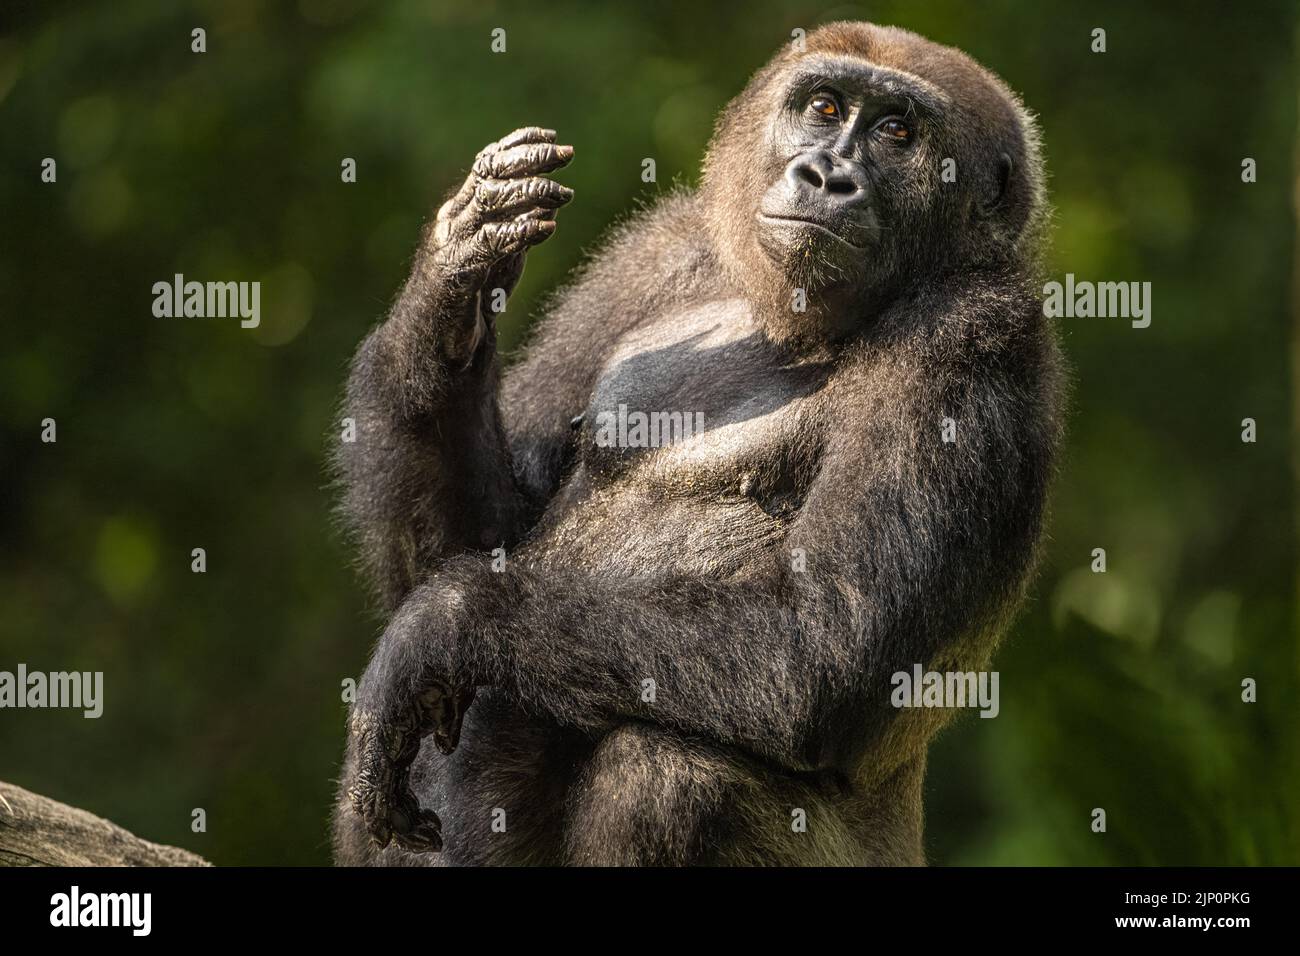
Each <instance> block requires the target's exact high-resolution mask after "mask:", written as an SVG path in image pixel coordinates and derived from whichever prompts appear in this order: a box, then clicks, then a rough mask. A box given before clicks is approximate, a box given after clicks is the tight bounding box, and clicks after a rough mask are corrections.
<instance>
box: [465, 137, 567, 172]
mask: <svg viewBox="0 0 1300 956" xmlns="http://www.w3.org/2000/svg"><path fill="white" fill-rule="evenodd" d="M572 159H573V147H572V146H556V145H555V144H554V143H527V144H524V145H522V146H514V147H512V148H510V149H506V150H501V151H500V152H496V153H487V154H486V155H483V156H480V157H479V158H478V159H477V160H475V162H474V172H475V173H476V174H477V175H479V176H482V177H483V178H484V179H510V178H513V177H516V176H535V175H537V174H538V173H549V172H554V171H555V170H557V169H559V168H561V167H562V166H567V165H568V164H569V161H570V160H572Z"/></svg>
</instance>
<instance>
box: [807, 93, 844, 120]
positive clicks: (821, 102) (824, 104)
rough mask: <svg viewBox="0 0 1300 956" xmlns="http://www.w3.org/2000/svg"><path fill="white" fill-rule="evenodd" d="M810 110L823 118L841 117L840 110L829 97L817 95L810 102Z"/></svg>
mask: <svg viewBox="0 0 1300 956" xmlns="http://www.w3.org/2000/svg"><path fill="white" fill-rule="evenodd" d="M808 108H809V109H811V110H813V111H814V112H817V113H821V114H822V116H839V115H840V108H839V106H837V105H836V103H835V101H834V100H833V99H831V98H830V97H829V96H822V95H817V96H814V97H813V98H812V99H811V100H809V101H808Z"/></svg>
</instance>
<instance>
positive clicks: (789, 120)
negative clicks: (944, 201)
mask: <svg viewBox="0 0 1300 956" xmlns="http://www.w3.org/2000/svg"><path fill="white" fill-rule="evenodd" d="M771 93H772V94H773V95H774V97H775V99H776V103H775V104H774V108H773V110H772V113H771V116H772V120H771V124H770V127H769V129H768V131H767V135H766V143H765V144H764V145H765V149H766V150H767V152H768V160H767V163H766V166H767V168H768V169H769V171H771V172H774V173H775V178H774V181H772V182H771V184H770V185H769V186H768V188H767V191H766V192H765V193H764V194H763V196H762V198H761V200H760V201H759V203H758V209H757V212H756V218H757V228H758V240H759V245H760V246H761V247H762V249H763V251H764V252H765V253H766V254H767V256H768V257H769V258H770V259H771V260H772V261H773V262H774V264H776V265H777V266H778V267H780V268H781V269H782V271H784V272H785V274H786V275H787V276H789V277H790V278H791V279H792V280H796V281H797V282H800V283H806V284H807V285H809V286H811V287H813V288H817V289H827V288H830V287H833V286H836V285H847V286H853V287H856V288H862V287H863V286H864V285H870V284H874V283H875V282H878V281H881V280H883V279H884V278H885V277H886V276H887V274H888V273H889V271H890V270H891V268H892V267H894V266H896V265H897V258H898V256H897V253H898V252H899V249H898V248H897V247H898V246H899V245H900V244H904V245H906V244H910V243H911V242H914V241H915V240H916V239H917V238H919V237H918V236H916V235H914V234H911V233H914V232H915V231H917V230H925V231H928V230H929V229H930V228H931V227H932V224H933V216H932V215H931V214H932V213H933V211H934V210H933V208H932V207H933V204H934V201H935V199H936V191H935V190H934V189H933V185H932V184H931V183H930V182H929V181H928V180H929V175H928V174H929V172H930V170H929V166H930V164H931V163H933V151H932V149H931V146H932V144H930V143H928V142H927V139H928V137H929V134H930V133H931V132H932V131H933V129H934V127H935V120H936V118H937V117H938V116H939V115H941V113H942V110H943V107H944V104H943V102H942V94H940V93H939V92H938V91H937V90H936V89H935V88H934V87H932V86H930V85H929V84H927V83H925V82H924V81H922V80H920V79H919V78H917V77H915V76H911V75H908V74H905V73H902V72H900V71H896V70H891V69H888V68H884V67H879V66H875V65H872V64H868V63H864V62H861V61H855V60H852V59H848V58H842V57H831V56H826V57H808V58H805V59H802V60H800V61H799V62H798V63H797V64H796V65H795V66H794V68H793V69H792V70H790V71H789V72H788V73H787V74H786V75H785V76H784V77H783V78H782V79H781V81H780V82H779V83H778V84H775V89H773V90H772V91H771ZM904 231H907V233H908V234H904Z"/></svg>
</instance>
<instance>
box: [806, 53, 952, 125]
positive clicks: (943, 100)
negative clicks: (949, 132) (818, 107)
mask: <svg viewBox="0 0 1300 956" xmlns="http://www.w3.org/2000/svg"><path fill="white" fill-rule="evenodd" d="M846 81H847V82H848V83H850V84H852V85H853V86H854V87H856V88H859V89H863V90H867V91H869V92H873V93H877V94H883V95H885V96H896V97H899V98H900V99H903V100H906V101H907V103H908V105H909V108H910V107H911V106H916V107H919V108H920V109H921V110H922V111H924V112H926V113H928V114H930V115H931V116H941V115H943V113H944V112H945V107H946V106H947V105H948V103H949V97H948V95H947V94H946V93H945V92H944V91H943V90H941V89H940V88H939V87H937V86H935V85H934V84H933V83H930V82H929V81H927V80H924V79H922V78H921V77H919V76H917V75H916V74H914V73H908V72H906V71H905V70H896V69H894V68H892V67H888V66H880V65H878V64H875V63H869V62H867V61H865V60H853V59H850V58H847V57H814V58H809V59H808V60H806V61H803V62H801V63H800V64H798V65H797V66H796V67H795V69H794V73H793V76H792V78H791V81H790V86H789V88H790V89H793V90H797V91H799V92H809V93H810V92H812V91H813V90H815V89H817V88H818V87H822V86H829V87H840V86H843V85H845V82H846Z"/></svg>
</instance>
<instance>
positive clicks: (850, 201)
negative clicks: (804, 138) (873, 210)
mask: <svg viewBox="0 0 1300 956" xmlns="http://www.w3.org/2000/svg"><path fill="white" fill-rule="evenodd" d="M785 179H786V182H787V183H789V184H790V189H791V191H792V192H793V193H794V195H796V196H802V197H804V198H807V199H813V200H816V201H818V202H822V203H828V204H830V205H834V206H856V205H857V204H858V203H861V202H863V201H864V200H865V199H866V198H867V186H868V185H869V183H868V180H867V171H866V170H865V169H863V168H862V165H861V164H860V163H855V162H853V161H852V160H849V159H844V158H843V157H841V156H837V155H835V154H834V153H832V152H830V151H829V150H825V149H815V150H812V151H811V152H807V153H801V154H799V155H798V156H796V157H795V158H794V159H792V160H790V165H789V166H787V167H786V168H785Z"/></svg>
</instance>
